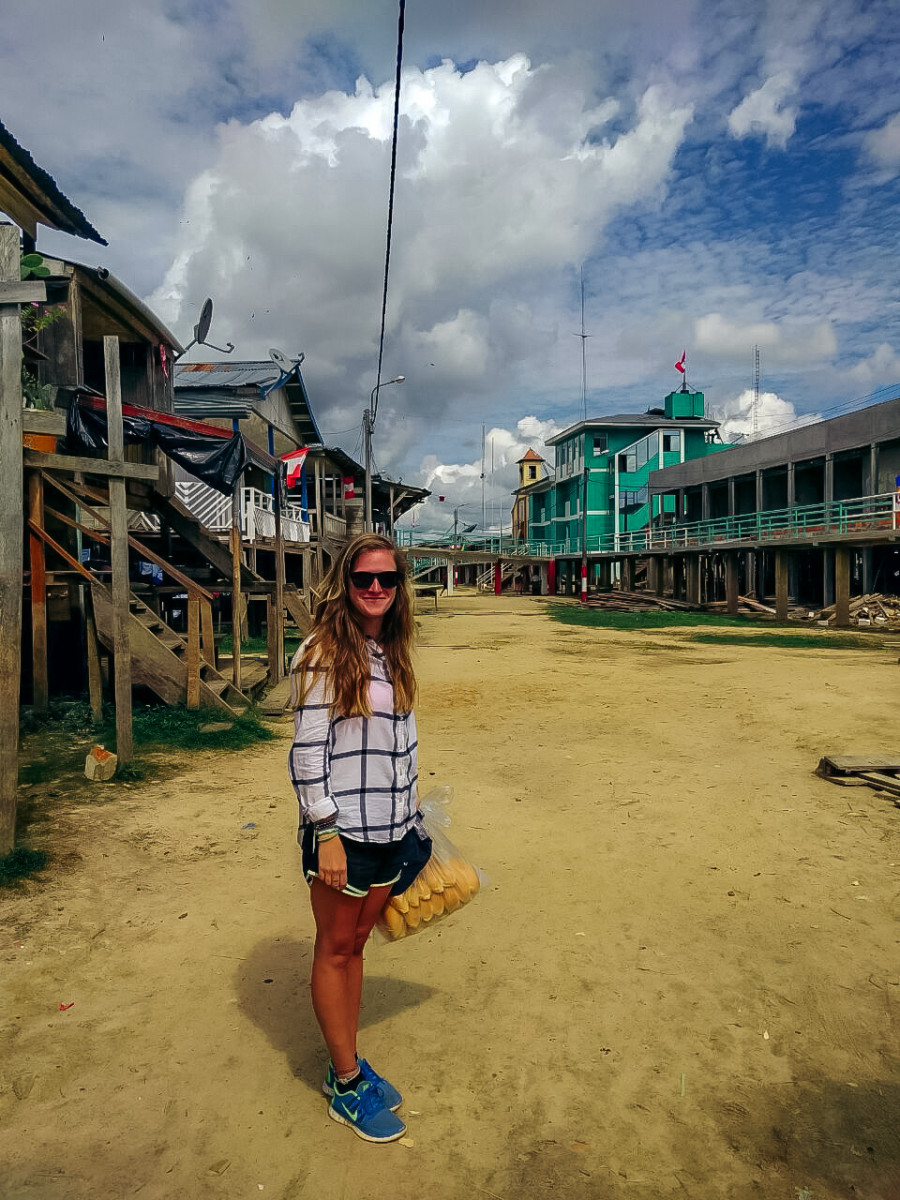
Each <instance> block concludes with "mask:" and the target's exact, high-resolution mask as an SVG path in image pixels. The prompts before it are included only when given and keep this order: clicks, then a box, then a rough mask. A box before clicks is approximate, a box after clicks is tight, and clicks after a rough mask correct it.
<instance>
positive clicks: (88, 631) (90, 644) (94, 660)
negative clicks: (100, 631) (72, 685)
mask: <svg viewBox="0 0 900 1200" xmlns="http://www.w3.org/2000/svg"><path fill="white" fill-rule="evenodd" d="M84 633H85V642H86V644H87V645H86V648H87V673H88V698H89V699H90V702H91V715H92V716H93V718H94V722H95V723H96V724H98V725H99V723H100V721H101V720H102V718H103V673H102V671H101V669H100V642H99V641H98V639H97V622H96V621H95V619H94V594H93V591H90V592H88V595H87V597H86V603H85V613H84Z"/></svg>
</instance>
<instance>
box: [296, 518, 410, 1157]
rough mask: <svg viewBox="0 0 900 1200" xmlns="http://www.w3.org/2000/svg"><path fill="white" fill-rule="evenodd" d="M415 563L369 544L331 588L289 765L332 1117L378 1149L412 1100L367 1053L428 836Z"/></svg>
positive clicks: (363, 542)
mask: <svg viewBox="0 0 900 1200" xmlns="http://www.w3.org/2000/svg"><path fill="white" fill-rule="evenodd" d="M413 629H414V622H413V599H412V589H411V587H410V585H409V582H408V578H407V568H406V560H405V558H404V556H403V555H402V554H401V553H400V552H399V551H398V550H397V549H396V548H395V547H394V545H393V543H392V542H390V541H389V540H388V539H387V538H384V537H381V536H380V535H378V534H373V533H364V534H360V535H359V536H358V537H356V538H353V539H352V540H351V541H350V542H348V544H347V545H346V546H345V547H344V549H343V550H342V551H341V553H340V555H339V557H338V558H337V559H336V561H335V562H334V564H333V566H332V568H331V570H330V571H329V572H328V575H327V576H326V578H325V580H324V583H323V586H322V592H321V599H320V601H319V603H318V605H317V606H316V612H315V617H314V621H313V631H312V633H311V634H310V636H309V637H308V638H307V640H306V641H305V642H304V643H303V645H302V646H301V647H300V649H299V650H298V651H297V653H296V655H295V656H294V660H293V662H292V664H291V696H292V703H293V706H294V710H295V728H296V732H295V735H294V744H293V746H292V747H291V752H290V759H289V766H290V774H291V780H292V782H293V784H294V788H295V789H296V792H297V798H298V799H299V801H300V837H299V840H300V842H301V845H302V847H303V871H304V874H305V876H306V878H307V880H308V881H309V883H310V898H311V902H312V911H313V917H314V919H315V922H316V944H315V952H314V956H313V964H312V1003H313V1009H314V1011H315V1014H316V1020H317V1021H318V1023H319V1027H320V1029H321V1030H322V1036H323V1037H324V1039H325V1044H326V1045H327V1047H328V1052H329V1054H330V1055H331V1059H330V1061H329V1063H328V1066H327V1068H326V1074H325V1081H324V1083H323V1085H322V1090H323V1091H324V1092H325V1094H326V1096H329V1097H330V1100H331V1102H330V1105H329V1109H328V1112H329V1116H331V1117H332V1118H333V1119H334V1120H335V1121H340V1122H341V1123H342V1124H344V1125H349V1126H350V1127H351V1128H352V1129H353V1130H354V1132H355V1133H357V1134H358V1135H359V1136H360V1137H361V1138H363V1139H365V1140H366V1141H368V1142H392V1141H395V1140H396V1139H397V1138H399V1137H402V1136H403V1134H404V1133H405V1132H406V1126H405V1125H404V1124H403V1122H402V1121H401V1120H400V1118H399V1117H398V1116H396V1115H395V1112H396V1109H398V1108H399V1107H400V1105H401V1103H402V1096H401V1095H400V1093H399V1092H398V1091H397V1089H396V1088H395V1087H393V1085H392V1084H390V1083H388V1081H387V1080H386V1079H384V1078H383V1077H382V1076H381V1075H379V1074H378V1073H377V1072H376V1071H375V1070H373V1068H372V1067H371V1066H370V1065H369V1063H368V1062H367V1061H366V1059H364V1058H360V1057H359V1056H358V1054H357V1046H356V1035H357V1029H358V1025H359V1007H360V997H361V994H362V978H363V947H364V946H365V944H366V941H367V940H368V937H369V934H370V933H371V932H372V927H373V926H374V924H375V921H376V918H377V917H378V914H379V913H380V911H381V909H382V908H383V906H384V904H385V901H386V900H387V897H388V895H389V893H390V891H391V887H392V886H393V885H394V884H395V883H396V882H397V880H398V879H399V877H400V871H401V867H402V866H403V865H404V862H405V861H406V860H407V857H408V847H409V845H410V841H411V840H415V839H416V837H417V834H416V824H417V813H418V807H417V794H418V788H417V779H418V766H417V740H416V722H415V716H414V715H413V702H414V700H415V695H416V680H415V675H414V673H413V667H412V661H411V649H412V638H413Z"/></svg>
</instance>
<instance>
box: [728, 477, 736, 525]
mask: <svg viewBox="0 0 900 1200" xmlns="http://www.w3.org/2000/svg"><path fill="white" fill-rule="evenodd" d="M736 506H737V485H736V483H735V479H734V476H733V475H730V476H729V477H728V515H729V517H733V516H734V515H735V510H736Z"/></svg>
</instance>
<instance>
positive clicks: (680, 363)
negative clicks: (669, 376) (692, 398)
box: [675, 350, 687, 375]
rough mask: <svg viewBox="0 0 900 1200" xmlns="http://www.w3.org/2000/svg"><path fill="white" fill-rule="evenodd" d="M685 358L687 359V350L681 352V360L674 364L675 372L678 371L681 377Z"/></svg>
mask: <svg viewBox="0 0 900 1200" xmlns="http://www.w3.org/2000/svg"><path fill="white" fill-rule="evenodd" d="M686 357H687V350H682V352H681V358H679V360H678V362H677V363H676V364H675V370H676V371H680V372H681V373H682V375H683V374H684V360H685V358H686Z"/></svg>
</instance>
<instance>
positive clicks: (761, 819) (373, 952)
mask: <svg viewBox="0 0 900 1200" xmlns="http://www.w3.org/2000/svg"><path fill="white" fill-rule="evenodd" d="M421 632H422V636H421V643H420V651H419V662H420V680H421V705H420V710H419V713H420V716H419V722H420V737H421V764H420V765H421V768H422V773H423V779H424V782H425V783H427V784H431V783H435V784H438V783H440V784H443V783H446V784H450V785H451V786H452V787H453V788H454V791H455V799H454V802H453V816H454V824H453V827H452V831H451V832H452V834H453V836H455V838H456V840H457V841H458V843H459V844H460V845H461V846H462V847H463V848H464V849H465V850H466V851H468V853H469V854H470V856H471V857H472V858H473V859H474V860H475V861H476V862H477V863H478V864H479V865H480V866H481V867H482V868H483V869H484V870H485V871H487V872H488V874H489V876H490V884H489V886H487V887H486V888H485V890H484V891H483V892H482V894H481V895H480V896H479V897H478V898H477V900H476V901H475V902H474V903H473V904H471V905H470V906H469V907H468V908H466V909H463V910H461V911H460V912H458V913H456V914H455V915H454V916H452V917H450V918H449V919H447V920H446V921H445V922H444V923H442V924H441V925H439V926H437V927H435V928H434V929H432V930H431V931H430V932H428V933H427V934H424V935H421V936H417V937H415V938H411V939H409V940H407V941H405V942H400V943H398V944H396V945H391V946H388V945H384V944H379V945H372V946H371V947H370V949H369V951H368V952H367V971H368V977H367V984H366V992H365V997H364V1013H363V1022H362V1024H363V1029H362V1039H361V1048H362V1050H363V1051H364V1053H366V1054H367V1055H368V1057H369V1058H370V1059H371V1060H372V1061H373V1062H374V1063H375V1065H376V1066H378V1067H379V1068H380V1069H381V1070H382V1071H383V1072H384V1073H385V1074H388V1075H389V1077H390V1078H391V1079H392V1080H393V1081H394V1082H395V1083H396V1084H397V1086H399V1087H400V1088H401V1089H402V1090H403V1092H404V1094H405V1097H406V1099H405V1105H404V1108H403V1110H402V1113H403V1114H405V1117H406V1120H407V1124H408V1127H409V1132H408V1136H407V1137H406V1138H405V1139H404V1140H403V1141H401V1142H398V1143H395V1144H393V1145H390V1146H369V1145H367V1144H365V1143H363V1142H361V1141H359V1140H358V1139H357V1138H355V1137H354V1136H353V1134H352V1133H351V1132H350V1131H349V1130H347V1129H346V1128H343V1127H341V1126H339V1125H337V1124H336V1123H334V1122H332V1121H330V1120H329V1119H328V1117H327V1114H326V1103H325V1100H324V1098H323V1096H322V1095H321V1092H320V1090H319V1088H320V1084H321V1078H322V1072H323V1067H324V1061H325V1055H324V1052H323V1048H322V1045H321V1042H320V1038H319V1034H318V1031H317V1029H316V1025H315V1022H314V1020H313V1017H312V1013H311V1009H310V1004H309V997H308V990H307V984H306V980H307V975H308V971H309V964H310V953H311V942H312V932H313V926H312V921H311V918H310V914H309V909H308V900H307V894H306V887H305V885H304V884H303V883H302V882H301V881H300V879H299V878H298V865H299V864H298V851H297V847H296V844H295V840H294V839H295V821H296V805H295V801H294V799H293V795H292V792H291V790H290V787H289V784H288V781H287V776H286V770H285V756H286V753H287V749H288V741H289V732H290V727H289V726H288V725H285V724H282V725H280V726H278V729H279V734H280V736H281V735H283V737H282V740H279V741H278V742H277V743H274V744H271V745H268V746H262V747H261V748H258V749H254V750H253V751H251V752H248V753H246V754H243V755H235V754H232V755H219V756H215V755H213V754H209V753H204V754H202V755H199V756H195V757H193V758H192V759H189V760H186V761H185V762H184V764H183V768H182V769H181V770H180V771H179V773H178V774H177V775H175V776H174V777H173V778H170V779H169V780H167V781H166V782H160V783H153V784H147V785H138V786H134V787H131V788H126V787H124V786H122V785H118V784H115V783H113V784H108V785H104V787H102V788H101V787H100V786H99V785H94V790H92V791H84V792H83V793H82V794H81V796H80V797H78V796H74V797H73V796H72V795H69V794H68V793H66V792H65V791H61V792H58V795H57V796H56V797H55V798H51V800H50V802H49V803H48V804H47V805H46V806H45V807H44V808H43V811H44V812H45V814H46V816H45V818H44V819H43V820H42V821H40V822H39V823H38V825H37V826H36V827H35V828H34V829H33V830H32V836H31V840H32V842H33V843H34V844H43V845H46V846H48V847H50V848H52V849H54V850H55V852H56V853H57V855H58V858H57V860H56V863H55V865H54V867H53V868H52V869H51V870H50V871H49V872H48V873H47V875H46V876H45V881H44V882H42V883H34V882H32V883H29V884H28V885H27V886H25V887H24V888H23V889H22V890H21V891H19V892H17V893H14V894H10V893H5V894H3V895H2V899H0V911H2V926H0V929H2V933H0V964H2V965H0V970H2V996H0V999H2V1014H3V1038H4V1042H3V1046H2V1055H0V1195H2V1197H3V1200H26V1198H27V1200H76V1198H77V1200H86V1198H87V1197H91V1198H97V1197H99V1198H101V1200H107V1198H113V1200H118V1198H119V1197H130V1196H140V1197H142V1198H143V1200H170V1198H181V1197H185V1198H188V1200H195V1198H196V1200H207V1198H210V1200H212V1198H219V1197H222V1198H225V1197H227V1198H228V1200H231V1198H237V1197H247V1198H248V1200H249V1197H251V1196H259V1195H262V1196H263V1197H271V1198H272V1200H306V1198H310V1200H312V1198H315V1200H338V1198H340V1200H344V1198H348V1200H349V1198H351V1197H352V1198H354V1200H357V1198H358V1200H381V1198H388V1197H390V1198H391V1200H420V1198H422V1197H433V1198H435V1200H438V1198H440V1200H457V1198H459V1200H462V1198H463V1197H465V1198H467V1200H468V1198H478V1197H482V1196H487V1197H494V1200H517V1198H520V1197H525V1198H528V1197H544V1196H547V1197H549V1196H551V1195H552V1196H554V1197H561V1198H564V1200H565V1198H568V1197H609V1198H614V1200H619V1198H620V1197H622V1198H624V1197H628V1198H629V1200H659V1198H661V1197H669V1196H672V1197H685V1196H687V1197H695V1198H698V1200H713V1198H715V1200H723V1198H728V1200H745V1198H747V1200H749V1198H750V1197H765V1198H769V1197H772V1198H784V1200H798V1198H799V1200H838V1198H844V1197H854V1198H856V1200H897V1198H898V1197H900V1135H898V1122H897V1114H898V1111H900V1103H898V1102H900V1073H898V1034H900V1019H898V1018H900V955H898V945H897V941H898V934H897V929H898V926H897V918H898V915H900V898H898V897H900V883H898V876H900V863H898V860H900V844H898V830H900V811H898V810H897V808H895V807H894V806H893V805H892V804H891V803H890V802H889V801H888V800H887V799H885V798H884V797H883V796H879V795H877V794H876V793H875V792H873V791H871V790H870V789H868V788H854V789H850V788H839V787H836V786H833V785H831V784H829V783H827V782H824V781H822V780H820V779H818V778H817V777H816V776H815V775H814V774H813V769H814V767H815V766H816V763H817V762H818V759H819V757H820V756H821V755H822V754H826V753H862V752H866V751H869V750H884V749H889V750H896V749H897V748H898V746H897V738H896V733H895V729H896V716H895V713H896V704H897V694H898V671H900V668H898V667H897V664H896V651H894V652H893V654H891V653H890V652H888V651H885V650H879V649H874V650H866V651H862V652H839V651H834V650H824V649H823V650H821V651H819V650H818V649H816V650H786V649H764V648H759V647H749V646H748V647H743V646H732V645H699V644H696V643H693V642H691V641H690V640H689V635H688V634H687V633H686V632H685V631H683V630H678V631H655V632H653V633H616V632H611V631H600V630H587V629H579V628H573V627H568V626H564V625H561V624H558V623H556V622H553V621H551V620H549V619H548V618H547V616H546V609H545V606H544V604H543V603H542V602H541V601H539V600H533V599H530V598H518V599H516V598H509V599H507V598H502V599H499V600H497V599H494V598H493V597H475V596H468V597H466V596H461V595H459V594H458V595H457V597H454V598H453V599H451V600H447V599H443V600H442V601H441V605H440V609H439V611H438V612H437V613H436V614H435V613H432V612H429V611H428V610H427V609H423V611H422V613H421ZM251 823H252V824H253V825H254V826H255V828H246V826H248V825H250V824H251ZM61 1005H72V1007H70V1008H67V1009H65V1010H61V1007H60V1006H61Z"/></svg>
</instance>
